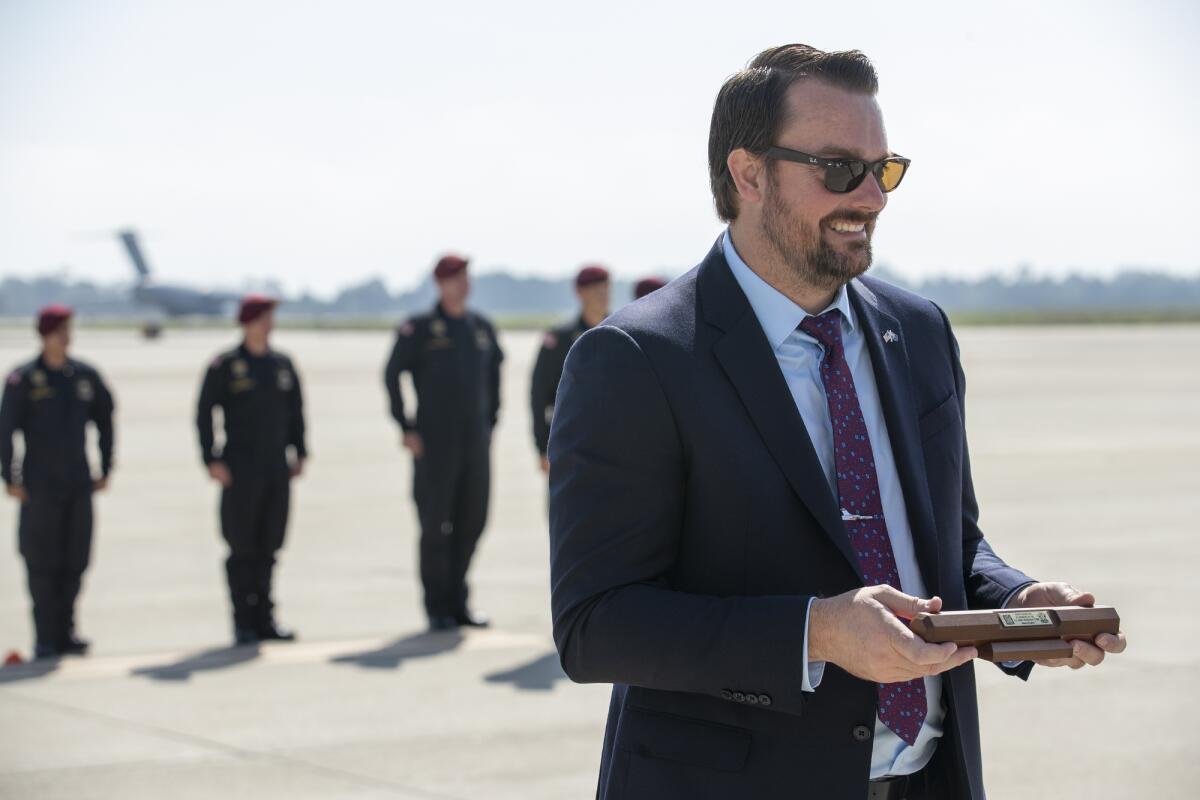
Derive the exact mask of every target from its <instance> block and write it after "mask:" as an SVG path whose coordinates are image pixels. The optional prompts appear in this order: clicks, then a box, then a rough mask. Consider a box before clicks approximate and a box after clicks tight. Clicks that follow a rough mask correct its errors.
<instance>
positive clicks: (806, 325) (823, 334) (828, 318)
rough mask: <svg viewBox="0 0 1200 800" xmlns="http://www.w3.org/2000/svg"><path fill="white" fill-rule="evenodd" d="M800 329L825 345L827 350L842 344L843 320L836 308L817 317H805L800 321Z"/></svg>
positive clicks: (837, 347) (835, 348)
mask: <svg viewBox="0 0 1200 800" xmlns="http://www.w3.org/2000/svg"><path fill="white" fill-rule="evenodd" d="M800 330H802V331H804V332H805V333H807V334H808V335H809V336H811V337H813V338H814V339H816V340H817V341H818V342H820V343H821V344H822V345H824V346H825V349H826V350H837V349H839V348H840V347H841V346H842V320H841V316H840V314H839V312H838V310H837V309H836V308H835V309H831V310H829V311H826V312H825V313H824V314H821V315H820V316H817V317H814V316H811V315H810V316H807V317H805V318H804V319H803V320H801V321H800Z"/></svg>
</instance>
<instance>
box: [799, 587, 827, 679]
mask: <svg viewBox="0 0 1200 800" xmlns="http://www.w3.org/2000/svg"><path fill="white" fill-rule="evenodd" d="M816 599H817V598H815V597H812V598H809V600H808V607H807V608H805V609H804V649H803V651H802V653H801V658H803V659H804V668H803V670H802V672H801V674H800V688H801V690H803V691H805V692H813V691H816V689H817V687H818V686H820V685H821V678H823V677H824V676H825V662H824V661H813V662H812V663H809V660H808V617H809V614H810V613H811V612H812V604H813V600H816Z"/></svg>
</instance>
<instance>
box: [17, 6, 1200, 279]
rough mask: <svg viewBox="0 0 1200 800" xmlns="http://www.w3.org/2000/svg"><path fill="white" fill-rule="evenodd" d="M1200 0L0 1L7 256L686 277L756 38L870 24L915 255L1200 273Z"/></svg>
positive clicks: (895, 241) (942, 260) (896, 261)
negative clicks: (142, 254)
mask: <svg viewBox="0 0 1200 800" xmlns="http://www.w3.org/2000/svg"><path fill="white" fill-rule="evenodd" d="M1198 6H1200V4H1197V3H1195V2H1186V1H1181V2H1167V1H1166V0H1163V1H1162V2H1144V1H1143V2H1125V3H1118V2H1079V3H1075V2H1070V3H1068V2H1053V3H1051V2H1027V3H1025V2H1003V3H1000V2H996V3H981V2H961V0H960V1H959V2H945V3H942V2H936V3H934V2H929V3H896V2H881V3H875V2H857V3H853V4H846V3H824V4H821V7H817V6H816V4H811V3H798V2H794V0H793V2H742V3H729V2H724V3H710V2H701V1H700V0H688V2H673V3H655V2H650V1H649V0H642V1H641V2H632V3H627V2H620V1H618V0H612V1H610V2H604V3H589V4H579V3H564V2H561V0H560V1H559V2H545V3H541V2H538V3H531V2H517V1H516V0H512V1H510V2H503V3H499V2H455V3H428V4H427V3H401V2H332V1H331V2H324V3H314V2H296V0H288V2H204V3H195V2H164V1H161V0H160V1H156V2H45V1H44V0H0V274H20V275H31V274H35V273H38V272H44V271H49V270H53V269H59V268H61V267H63V266H69V268H70V274H71V275H72V276H74V277H77V278H83V277H88V278H93V279H96V280H99V281H114V280H124V279H126V278H128V277H129V276H130V275H131V271H130V267H129V266H128V264H127V262H126V261H125V260H124V257H123V255H122V253H121V251H120V250H119V249H118V245H117V244H116V242H115V240H112V239H96V238H94V237H93V238H89V236H88V234H95V233H103V232H105V231H109V230H112V229H115V228H117V227H121V226H127V225H131V226H134V227H136V228H139V229H141V230H142V231H143V234H144V235H143V239H144V244H145V247H146V250H147V251H148V255H149V257H150V260H151V264H152V266H153V267H154V269H155V270H156V272H157V273H158V276H159V277H160V278H161V279H162V280H164V281H173V282H192V283H196V284H203V285H206V286H224V287H237V286H241V285H243V284H244V283H245V281H246V280H248V279H249V280H263V279H276V280H279V281H281V282H282V283H283V285H284V286H285V287H287V288H288V289H289V290H299V289H303V288H309V289H311V290H313V291H316V292H318V293H320V294H327V293H329V292H331V291H333V290H334V289H336V288H338V287H340V286H344V285H346V284H348V283H350V282H353V281H358V280H361V279H364V278H367V277H369V276H372V275H380V276H382V277H384V279H385V280H386V281H387V282H388V284H389V285H390V286H392V287H394V288H401V287H407V286H410V285H412V284H414V283H416V282H417V281H419V280H421V279H422V278H423V277H424V276H425V275H426V274H427V273H428V270H429V268H430V266H431V264H432V262H433V260H434V258H435V257H436V255H437V254H438V253H440V252H441V251H443V250H445V249H456V250H459V251H462V252H465V253H467V254H469V255H471V256H472V257H473V258H474V261H475V264H476V265H477V267H476V268H477V269H479V270H481V271H488V270H490V269H495V268H502V267H503V268H509V269H512V270H513V271H515V272H518V273H520V274H539V275H565V274H568V273H571V272H573V271H574V270H575V269H576V268H577V267H578V265H579V264H580V263H582V262H584V261H601V262H604V263H607V264H609V265H610V266H612V267H613V268H614V269H615V270H616V272H617V273H618V274H620V275H622V276H625V277H636V276H639V275H641V274H645V273H649V272H656V271H657V272H669V273H672V274H673V273H677V272H681V271H683V270H684V269H686V268H688V267H690V266H691V265H693V264H694V263H696V262H697V261H698V260H699V259H700V258H701V257H703V255H704V254H705V252H706V251H707V249H708V247H709V246H710V245H711V243H712V241H713V239H714V238H715V237H716V235H717V234H718V232H719V231H720V224H719V222H718V221H717V218H716V215H715V214H714V212H713V210H712V201H711V197H710V194H709V190H708V175H707V162H706V158H707V154H706V145H707V138H708V121H709V115H710V113H711V111H712V101H713V98H714V97H715V95H716V92H717V89H718V88H719V86H720V84H721V82H722V81H723V80H724V79H725V78H726V77H727V76H728V75H729V74H731V73H733V72H735V71H736V70H738V69H740V68H741V67H742V66H744V65H745V63H746V62H747V61H748V60H749V59H750V58H751V57H753V55H754V54H755V53H757V52H758V51H759V50H761V49H763V48H765V47H767V46H770V45H775V44H780V43H784V42H789V41H799V42H805V43H808V44H812V45H815V46H817V47H821V48H823V49H827V50H833V49H849V48H858V49H861V50H863V51H864V52H865V53H867V55H868V56H870V57H871V59H872V60H873V61H874V63H875V65H876V68H877V70H878V72H879V75H880V85H881V90H880V95H879V100H880V103H881V105H882V107H883V112H884V119H885V121H886V124H887V128H888V135H889V140H890V142H889V143H890V145H891V147H892V149H893V150H895V151H896V152H898V153H901V154H903V155H906V156H908V157H910V158H911V159H912V160H913V166H912V168H911V171H910V172H909V174H908V176H907V177H906V178H905V181H904V185H903V186H902V187H901V188H900V189H899V190H897V192H896V193H895V194H894V195H892V196H891V199H890V203H889V205H888V208H887V210H886V211H885V212H884V214H883V216H882V218H881V220H880V223H879V226H878V229H877V231H876V234H875V253H876V261H877V263H886V264H888V265H890V266H892V267H893V268H895V269H897V270H898V271H900V272H901V273H902V274H906V275H908V276H911V277H924V276H929V275H935V274H952V275H957V276H975V275H980V274H983V273H985V272H988V271H991V270H1005V271H1012V270H1014V269H1015V268H1016V267H1017V266H1018V265H1020V264H1028V265H1030V266H1032V267H1033V268H1034V269H1035V270H1037V271H1039V272H1045V273H1049V274H1062V273H1064V272H1066V271H1068V270H1077V271H1083V272H1087V273H1092V274H1111V273H1112V272H1113V271H1115V270H1116V269H1117V268H1120V267H1122V266H1127V265H1145V266H1149V267H1154V268H1162V269H1169V270H1171V271H1174V272H1180V273H1187V274H1195V273H1196V272H1197V271H1200V252H1198V251H1197V248H1196V246H1195V245H1194V244H1193V240H1192V236H1193V233H1192V231H1191V226H1192V225H1193V224H1196V219H1197V217H1198V213H1197V212H1198V211H1200V201H1198V200H1197V193H1198V192H1200V190H1198V189H1197V182H1196V174H1197V169H1196V167H1195V166H1194V165H1193V164H1192V163H1191V161H1190V159H1191V158H1192V157H1193V155H1194V154H1195V153H1196V131H1197V130H1198V129H1200V126H1198V123H1200V90H1197V88H1196V81H1197V78H1198V77H1200V68H1198V67H1200V56H1198V55H1197V47H1196V44H1197V42H1198V41H1200V36H1198V34H1200V11H1198Z"/></svg>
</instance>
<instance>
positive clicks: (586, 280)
mask: <svg viewBox="0 0 1200 800" xmlns="http://www.w3.org/2000/svg"><path fill="white" fill-rule="evenodd" d="M607 280H608V270H606V269H605V268H604V267H602V266H600V265H599V264H588V265H587V266H586V267H584V268H583V269H581V270H579V274H578V275H576V276H575V288H576V289H582V288H584V287H585V286H593V285H595V284H597V283H604V282H605V281H607Z"/></svg>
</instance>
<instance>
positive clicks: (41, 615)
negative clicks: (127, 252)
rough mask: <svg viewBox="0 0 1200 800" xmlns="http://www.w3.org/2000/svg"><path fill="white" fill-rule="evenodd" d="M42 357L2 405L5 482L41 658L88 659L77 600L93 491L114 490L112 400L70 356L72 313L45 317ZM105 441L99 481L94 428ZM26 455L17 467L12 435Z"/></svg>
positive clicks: (13, 383)
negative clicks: (90, 445) (91, 449)
mask: <svg viewBox="0 0 1200 800" xmlns="http://www.w3.org/2000/svg"><path fill="white" fill-rule="evenodd" d="M37 330H38V333H39V334H40V335H41V337H42V352H41V355H39V356H38V357H37V358H36V359H34V360H33V361H30V362H29V363H27V364H24V365H22V366H20V367H18V368H17V369H15V370H13V372H12V373H11V374H10V375H9V376H8V379H7V381H6V382H5V384H4V396H3V400H0V477H3V479H4V484H5V488H6V490H7V492H8V495H9V496H10V497H13V498H15V499H16V500H18V501H19V502H20V503H21V511H20V520H19V522H18V528H17V529H18V534H17V537H18V540H19V543H20V549H21V555H22V556H24V558H25V567H26V569H27V570H28V573H29V594H30V595H31V597H32V599H33V625H34V631H35V636H36V637H37V640H36V643H35V645H34V657H35V658H54V657H57V656H61V655H83V654H84V653H86V652H87V649H88V642H86V641H84V640H83V639H80V638H78V637H77V636H76V635H75V600H76V598H77V597H78V596H79V588H80V584H81V582H82V579H83V573H84V570H86V569H87V565H88V559H89V555H90V553H91V548H92V493H93V492H97V491H101V490H103V489H105V488H106V487H107V486H108V475H109V473H110V472H111V471H112V463H113V420H112V417H113V399H112V395H111V394H110V393H109V391H108V387H107V386H105V385H104V381H103V380H101V378H100V374H99V373H98V372H96V370H94V369H93V368H92V367H90V366H88V365H87V364H85V363H83V362H82V361H76V360H75V359H73V358H70V357H68V355H67V348H68V346H69V345H70V343H71V309H70V308H68V307H67V306H61V305H51V306H46V307H45V308H43V309H42V310H41V312H40V313H39V314H38V320H37ZM88 422H91V423H93V424H94V425H95V426H96V431H97V433H98V434H99V446H100V477H99V478H97V479H93V478H92V472H91V468H90V467H89V465H88V460H87V436H86V430H87V424H88ZM16 431H21V434H22V437H23V438H24V443H25V455H24V458H23V460H22V462H21V465H20V467H19V468H15V465H14V464H13V433H15V432H16Z"/></svg>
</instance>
